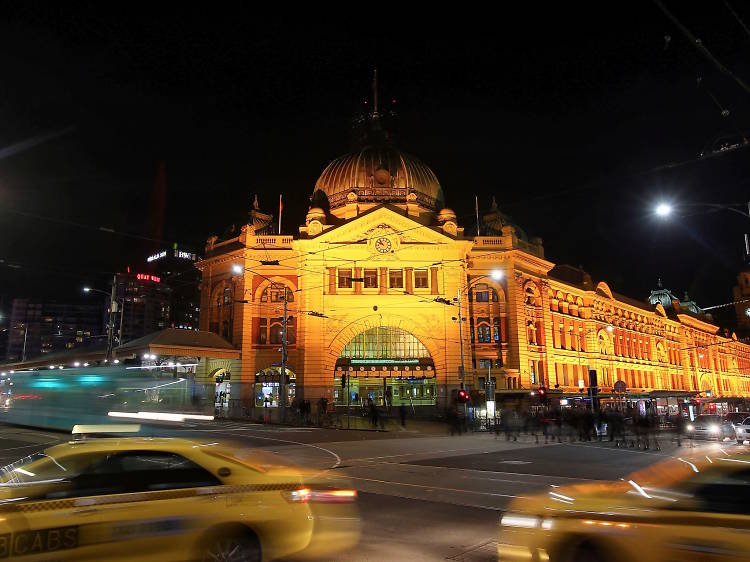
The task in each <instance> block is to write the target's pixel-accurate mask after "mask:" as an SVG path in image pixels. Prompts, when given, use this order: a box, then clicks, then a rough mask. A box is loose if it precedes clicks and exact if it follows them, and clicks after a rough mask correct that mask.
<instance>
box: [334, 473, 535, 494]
mask: <svg viewBox="0 0 750 562" xmlns="http://www.w3.org/2000/svg"><path fill="white" fill-rule="evenodd" d="M344 478H346V479H347V480H364V481H366V482H377V483H378V484H390V485H395V486H408V487H410V488H422V489H425V490H430V491H434V490H441V491H443V492H458V493H460V494H477V495H480V496H497V497H500V498H523V497H524V496H514V495H511V494H500V493H497V492H476V491H474V490H460V489H458V488H443V487H441V486H427V485H424V484H408V483H406V482H395V481H393V480H378V479H376V478H363V477H361V476H349V475H348V474H347V475H346V476H345V477H344Z"/></svg>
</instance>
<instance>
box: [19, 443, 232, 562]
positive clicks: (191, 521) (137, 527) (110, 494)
mask: <svg viewBox="0 0 750 562" xmlns="http://www.w3.org/2000/svg"><path fill="white" fill-rule="evenodd" d="M215 483H218V480H216V479H215V478H213V477H212V476H211V475H210V474H208V473H207V472H206V471H204V470H203V469H202V468H200V467H198V466H197V465H194V464H193V463H192V462H191V461H188V460H187V459H184V458H183V457H180V456H179V455H175V454H172V453H163V452H155V451H127V452H123V453H113V454H110V455H108V456H107V457H106V458H105V459H103V460H102V461H101V462H98V463H95V464H94V465H92V466H90V467H87V468H86V469H84V470H83V471H82V472H81V473H80V474H78V475H76V476H74V477H73V478H71V479H70V481H69V482H66V483H65V484H64V485H62V487H61V489H59V490H52V491H50V492H47V493H46V494H45V496H44V498H42V499H40V501H33V502H24V503H23V504H22V505H19V506H18V507H19V508H20V509H22V511H23V520H24V521H23V530H22V531H21V532H19V533H15V534H14V535H13V542H12V545H11V546H12V549H13V550H12V551H11V556H19V557H21V556H22V557H23V560H24V561H26V560H28V561H29V562H33V561H36V560H39V561H42V560H44V561H49V560H55V561H63V560H65V561H67V560H71V561H72V560H76V561H101V560H108V561H121V560H139V561H143V562H147V561H152V560H153V561H163V560H180V559H182V558H183V555H184V553H185V552H187V544H186V542H189V541H184V540H183V539H184V538H185V535H188V534H191V533H192V532H194V531H195V529H196V527H197V525H196V523H197V515H198V514H197V513H193V514H190V513H186V511H189V510H186V509H185V508H186V507H188V505H190V504H187V505H186V504H185V503H184V502H185V501H186V500H190V499H194V498H195V496H196V494H195V488H196V485H197V486H201V485H213V484H215ZM178 500H182V501H178ZM203 511H204V517H205V506H204V507H203ZM209 512H210V510H209Z"/></svg>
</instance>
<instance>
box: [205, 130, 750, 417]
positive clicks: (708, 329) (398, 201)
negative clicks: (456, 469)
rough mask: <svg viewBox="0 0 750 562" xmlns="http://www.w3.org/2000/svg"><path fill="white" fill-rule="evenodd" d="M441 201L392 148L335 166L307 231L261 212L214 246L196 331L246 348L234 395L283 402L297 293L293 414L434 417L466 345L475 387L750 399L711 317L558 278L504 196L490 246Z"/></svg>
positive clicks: (740, 355) (244, 400) (425, 175)
mask: <svg viewBox="0 0 750 562" xmlns="http://www.w3.org/2000/svg"><path fill="white" fill-rule="evenodd" d="M444 200H445V199H444V195H443V191H442V189H441V186H440V184H439V182H438V180H437V178H436V177H435V174H434V173H433V172H432V171H431V170H430V169H429V168H428V167H427V166H426V165H424V164H423V163H421V162H420V161H419V160H417V159H416V158H414V157H412V156H410V155H408V154H405V153H403V152H400V151H399V150H397V149H395V148H394V147H393V146H392V145H390V144H389V143H388V142H387V141H385V140H381V141H379V142H372V143H371V144H368V145H366V146H365V147H364V148H362V149H361V150H359V151H357V152H354V153H351V154H347V155H345V156H342V157H340V158H338V159H336V160H334V161H333V162H332V163H331V164H330V165H329V166H328V167H327V168H326V169H325V170H324V171H323V173H322V175H321V176H320V178H319V179H318V181H317V183H316V185H315V189H314V193H313V196H312V197H311V206H310V209H309V211H308V213H307V216H306V218H305V223H304V225H303V226H300V228H299V233H298V234H296V235H294V236H293V235H278V234H274V233H273V224H274V223H273V217H272V216H271V215H269V214H265V213H263V212H261V211H260V210H259V208H258V205H257V200H256V204H255V206H254V208H253V210H252V211H251V213H250V215H251V217H250V220H249V221H248V224H246V225H244V226H242V228H241V229H240V231H239V232H238V233H237V234H236V235H235V236H231V237H229V238H227V239H223V240H222V239H218V238H217V237H212V238H211V239H209V242H208V244H207V246H206V250H205V256H206V259H205V260H203V261H202V262H200V263H199V264H197V267H199V269H200V270H201V271H202V275H203V281H202V301H201V320H200V328H201V329H202V330H211V331H214V332H217V333H219V334H220V335H222V336H224V337H225V338H227V339H228V340H229V341H231V342H232V343H233V344H234V345H235V346H237V347H238V348H239V349H240V350H241V359H240V361H239V362H237V364H236V365H234V366H232V367H231V368H232V369H233V372H232V373H231V375H232V376H231V386H232V389H231V398H232V400H234V401H239V403H241V404H242V405H244V406H246V407H253V406H255V407H259V406H270V407H273V406H275V405H276V404H277V403H278V402H277V401H278V395H277V394H274V393H275V392H278V390H277V389H276V390H275V389H274V385H276V384H277V381H278V380H279V375H278V371H279V369H278V363H279V362H280V356H281V354H280V353H279V351H280V347H281V331H282V324H283V301H284V298H285V296H286V300H287V308H288V316H289V318H288V322H287V334H288V337H287V339H288V350H289V359H288V368H289V371H290V372H291V375H290V376H291V382H293V383H294V384H293V385H291V388H290V392H291V393H292V394H290V396H289V400H290V401H291V400H292V399H293V398H294V397H295V396H296V397H298V398H304V399H307V400H310V401H311V402H312V403H314V402H315V401H317V400H318V398H320V397H321V396H325V397H327V398H328V399H329V401H331V402H334V403H336V404H339V405H343V404H345V403H346V397H347V396H348V397H349V401H350V402H355V403H362V402H363V401H366V400H367V398H374V399H375V400H379V401H381V403H382V401H383V400H386V401H390V402H392V403H394V404H397V403H399V402H403V403H407V404H411V405H414V406H433V407H434V406H439V407H440V406H443V405H445V404H448V403H450V401H451V395H452V393H453V392H454V391H455V389H457V388H458V387H459V385H460V382H461V365H462V356H461V355H462V350H463V365H464V371H465V384H466V386H467V387H468V388H469V389H477V388H484V385H485V384H486V383H487V382H488V381H489V380H494V381H495V383H496V389H497V390H498V392H510V391H513V390H519V391H520V390H524V389H525V390H531V389H535V388H538V387H539V386H542V385H544V386H547V387H548V388H550V389H558V390H559V391H561V392H565V393H571V394H574V393H576V392H579V391H580V389H582V388H583V389H585V388H587V387H588V386H589V372H590V370H596V372H597V374H598V386H599V388H600V389H601V393H602V394H606V393H608V392H610V391H611V390H612V388H613V386H614V384H615V382H616V381H624V383H625V385H626V387H627V389H628V391H630V392H636V393H642V392H650V391H654V390H662V391H674V392H675V393H676V394H677V393H679V392H680V391H691V392H704V394H703V396H706V395H707V394H706V391H711V392H710V395H712V396H733V397H741V396H750V346H748V345H745V344H743V343H740V342H738V341H737V339H736V337H725V336H722V335H720V333H719V332H720V330H719V327H718V326H715V325H713V324H711V323H709V322H707V321H706V320H705V317H701V316H699V315H696V314H693V313H691V312H688V311H685V310H683V309H681V308H677V309H675V308H670V307H666V308H665V307H664V306H663V305H662V304H660V303H658V304H655V305H652V304H649V303H648V302H640V301H635V300H632V299H628V298H624V297H620V296H618V295H616V294H614V293H613V292H612V290H611V289H610V287H609V286H608V285H607V284H606V283H604V282H600V283H598V284H594V283H593V282H592V281H591V279H590V277H589V276H588V275H587V274H585V273H584V272H582V271H580V270H574V269H572V268H566V267H560V266H558V267H556V266H555V264H554V263H552V262H551V261H549V260H547V259H546V258H545V255H544V249H543V247H542V241H541V239H539V238H529V237H527V236H526V234H525V233H524V232H523V230H522V229H521V228H519V227H518V226H516V225H514V224H513V223H512V222H511V221H510V220H509V219H508V217H506V216H505V215H504V214H503V213H502V212H500V211H499V210H498V209H497V206H496V205H495V203H494V200H493V203H492V206H491V208H490V210H489V211H485V212H483V213H481V216H480V219H479V223H480V224H479V228H478V230H479V233H478V234H479V235H477V225H476V220H475V219H474V217H473V216H472V217H466V218H465V219H464V220H459V219H458V218H457V217H456V214H455V213H454V212H453V211H452V210H450V209H449V208H446V207H445V204H444ZM470 231H471V232H470ZM459 300H460V314H459ZM461 318H462V319H463V322H460V319H461ZM459 323H460V324H461V326H459ZM461 339H462V340H463V342H462V343H461ZM344 373H350V375H351V378H350V379H349V382H348V384H347V386H346V387H342V385H341V375H342V374H344ZM206 376H207V377H211V376H212V373H206Z"/></svg>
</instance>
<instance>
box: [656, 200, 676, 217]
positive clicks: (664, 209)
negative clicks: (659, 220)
mask: <svg viewBox="0 0 750 562" xmlns="http://www.w3.org/2000/svg"><path fill="white" fill-rule="evenodd" d="M655 210H656V214H657V215H659V216H660V217H668V216H669V215H671V214H672V206H671V205H669V204H667V203H659V204H658V205H657V206H656V209H655Z"/></svg>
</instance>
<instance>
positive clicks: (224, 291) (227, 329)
mask: <svg viewBox="0 0 750 562" xmlns="http://www.w3.org/2000/svg"><path fill="white" fill-rule="evenodd" d="M233 313H234V295H233V293H232V287H231V286H230V285H228V284H227V283H226V282H222V283H219V284H218V285H216V286H215V287H214V289H213V291H212V294H211V304H210V315H209V330H210V331H211V332H214V333H215V334H219V335H220V336H221V337H223V338H224V339H226V340H228V341H232V332H233V326H232V323H233Z"/></svg>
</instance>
